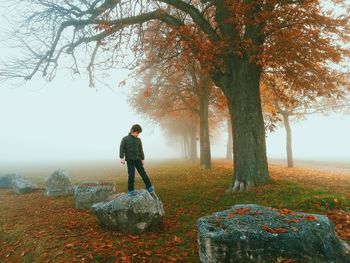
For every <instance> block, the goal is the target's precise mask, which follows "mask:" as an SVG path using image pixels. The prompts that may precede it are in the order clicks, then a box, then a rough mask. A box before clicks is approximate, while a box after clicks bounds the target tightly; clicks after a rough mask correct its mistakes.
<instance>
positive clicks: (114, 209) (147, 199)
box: [92, 189, 164, 234]
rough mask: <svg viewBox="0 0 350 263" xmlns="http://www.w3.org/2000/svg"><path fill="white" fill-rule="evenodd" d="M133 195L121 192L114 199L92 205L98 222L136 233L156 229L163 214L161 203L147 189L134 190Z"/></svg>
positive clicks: (112, 227) (108, 226)
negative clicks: (134, 193)
mask: <svg viewBox="0 0 350 263" xmlns="http://www.w3.org/2000/svg"><path fill="white" fill-rule="evenodd" d="M136 193H137V194H136V195H135V196H128V195H127V193H121V194H120V195H119V196H117V197H116V198H115V199H113V200H111V201H108V202H101V203H98V204H95V205H93V206H92V211H93V212H94V214H95V215H96V216H97V219H98V220H99V222H100V223H101V224H102V225H103V226H105V227H107V228H110V229H115V230H118V231H121V232H124V233H132V234H138V233H141V232H144V231H146V230H153V229H156V228H157V227H158V226H159V225H160V224H161V222H162V219H163V216H164V208H163V203H162V202H161V201H160V199H159V198H158V196H157V195H156V194H155V193H153V194H152V195H151V194H150V193H149V192H148V191H147V190H144V189H142V190H136Z"/></svg>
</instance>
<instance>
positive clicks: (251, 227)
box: [197, 204, 350, 263]
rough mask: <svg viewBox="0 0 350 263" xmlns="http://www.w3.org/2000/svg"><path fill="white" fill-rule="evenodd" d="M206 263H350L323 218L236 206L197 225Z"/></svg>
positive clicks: (345, 246)
mask: <svg viewBox="0 0 350 263" xmlns="http://www.w3.org/2000/svg"><path fill="white" fill-rule="evenodd" d="M197 227H198V243H199V256H200V261H201V262H268V263H270V262H282V261H283V260H287V259H293V260H295V261H293V262H319V263H321V262H344V263H345V262H350V256H349V254H348V253H349V246H348V245H347V244H346V243H345V242H344V241H342V240H341V239H340V238H338V237H337V236H336V234H335V232H334V227H333V225H332V223H331V222H330V221H329V219H328V218H327V217H326V216H324V215H319V214H306V213H295V212H292V211H290V210H287V209H281V210H277V209H273V208H271V207H263V206H258V205H253V204H250V205H235V206H233V207H232V208H231V209H229V210H224V211H220V212H216V213H213V214H212V215H209V216H205V217H201V218H199V219H198V221H197Z"/></svg>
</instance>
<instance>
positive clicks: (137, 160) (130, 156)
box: [119, 124, 154, 196]
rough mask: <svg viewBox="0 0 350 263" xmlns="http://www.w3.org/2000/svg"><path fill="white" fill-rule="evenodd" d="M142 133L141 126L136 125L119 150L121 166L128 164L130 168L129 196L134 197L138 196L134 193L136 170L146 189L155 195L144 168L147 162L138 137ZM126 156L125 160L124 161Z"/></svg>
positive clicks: (124, 138) (123, 140)
mask: <svg viewBox="0 0 350 263" xmlns="http://www.w3.org/2000/svg"><path fill="white" fill-rule="evenodd" d="M141 132H142V128H141V126H140V125H138V124H135V125H133V126H132V127H131V129H130V132H129V134H128V135H127V136H125V137H123V139H122V141H121V143H120V148H119V157H120V162H121V164H125V161H126V163H127V167H128V195H129V196H133V195H136V192H135V191H134V183H135V168H136V169H137V171H138V173H139V174H140V176H141V178H142V180H143V182H144V183H145V185H146V189H147V190H148V192H149V193H151V194H152V193H153V192H154V189H153V186H152V184H151V181H150V179H149V177H148V176H147V173H146V171H145V169H144V167H143V163H144V160H145V155H144V153H143V149H142V142H141V139H140V138H139V137H138V136H139V134H140V133H141ZM124 155H125V160H124Z"/></svg>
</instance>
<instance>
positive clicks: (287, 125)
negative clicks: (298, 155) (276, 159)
mask: <svg viewBox="0 0 350 263" xmlns="http://www.w3.org/2000/svg"><path fill="white" fill-rule="evenodd" d="M282 116H283V123H284V128H285V130H286V151H287V165H288V167H289V168H291V167H293V153H292V129H291V127H290V122H289V114H288V113H284V114H282Z"/></svg>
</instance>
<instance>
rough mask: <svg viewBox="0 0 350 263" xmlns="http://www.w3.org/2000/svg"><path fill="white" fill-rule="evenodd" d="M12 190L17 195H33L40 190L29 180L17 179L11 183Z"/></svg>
mask: <svg viewBox="0 0 350 263" xmlns="http://www.w3.org/2000/svg"><path fill="white" fill-rule="evenodd" d="M11 186H12V190H13V191H14V192H15V193H16V194H25V193H31V192H34V191H36V190H37V189H38V186H37V185H36V184H33V183H31V182H30V181H29V180H28V179H27V178H24V177H15V178H13V179H12V182H11Z"/></svg>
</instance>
